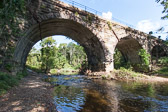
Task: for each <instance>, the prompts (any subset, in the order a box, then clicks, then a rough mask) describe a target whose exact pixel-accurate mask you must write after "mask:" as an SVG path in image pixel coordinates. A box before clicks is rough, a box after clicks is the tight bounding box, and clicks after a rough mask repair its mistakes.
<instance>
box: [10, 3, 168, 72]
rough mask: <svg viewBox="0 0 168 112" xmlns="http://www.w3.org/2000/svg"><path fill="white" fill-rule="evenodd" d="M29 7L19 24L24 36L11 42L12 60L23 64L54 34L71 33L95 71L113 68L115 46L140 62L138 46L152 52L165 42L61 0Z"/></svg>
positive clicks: (71, 36) (126, 56) (33, 4)
mask: <svg viewBox="0 0 168 112" xmlns="http://www.w3.org/2000/svg"><path fill="white" fill-rule="evenodd" d="M39 1H40V2H39ZM28 7H29V9H28V10H29V11H28V12H29V13H28V14H27V15H28V20H23V24H22V25H21V26H20V27H21V28H22V29H23V32H21V33H22V34H24V36H22V37H19V38H16V39H15V40H14V41H13V42H12V46H14V52H12V51H11V54H12V59H13V62H15V63H17V64H18V65H19V66H20V67H24V65H25V63H26V59H27V55H28V53H29V51H30V50H31V48H32V46H33V45H34V44H35V43H37V42H38V41H39V40H41V38H45V37H48V36H52V35H64V36H68V37H70V38H71V39H73V40H75V41H76V42H78V43H79V44H80V45H81V46H83V47H84V48H85V51H86V54H87V56H88V63H89V66H90V69H91V70H92V71H106V72H109V71H112V70H113V68H114V65H113V61H114V60H113V54H114V50H115V48H118V49H119V50H120V51H121V52H122V53H123V55H124V57H125V58H126V59H127V60H129V61H130V62H131V63H133V64H137V63H140V61H141V60H140V57H139V56H138V50H139V49H141V48H144V49H146V50H147V51H148V52H149V53H151V52H152V49H153V47H154V46H156V45H162V44H163V42H162V41H158V39H156V38H150V35H147V34H145V33H143V32H140V31H137V30H135V29H132V28H129V27H127V26H125V25H121V24H119V23H116V22H114V21H110V22H109V21H107V20H104V19H102V18H101V17H99V16H96V15H94V14H91V13H88V12H86V11H83V10H80V9H78V8H75V7H73V6H70V5H68V4H65V3H63V2H60V1H58V0H32V3H30V4H29V6H28ZM40 31H41V36H42V37H40ZM13 44H14V45H13ZM165 48H166V47H165ZM167 51H168V50H167Z"/></svg>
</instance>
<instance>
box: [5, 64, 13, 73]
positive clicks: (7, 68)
mask: <svg viewBox="0 0 168 112" xmlns="http://www.w3.org/2000/svg"><path fill="white" fill-rule="evenodd" d="M5 69H6V70H8V71H9V72H10V71H11V70H12V65H11V64H6V65H5Z"/></svg>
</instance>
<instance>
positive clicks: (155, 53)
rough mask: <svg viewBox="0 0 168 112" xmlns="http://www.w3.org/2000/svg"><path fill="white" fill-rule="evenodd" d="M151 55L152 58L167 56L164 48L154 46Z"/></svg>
mask: <svg viewBox="0 0 168 112" xmlns="http://www.w3.org/2000/svg"><path fill="white" fill-rule="evenodd" d="M151 55H152V57H157V58H161V57H165V56H167V54H166V52H165V51H164V48H163V47H162V46H160V45H156V46H154V47H153V49H152V51H151Z"/></svg>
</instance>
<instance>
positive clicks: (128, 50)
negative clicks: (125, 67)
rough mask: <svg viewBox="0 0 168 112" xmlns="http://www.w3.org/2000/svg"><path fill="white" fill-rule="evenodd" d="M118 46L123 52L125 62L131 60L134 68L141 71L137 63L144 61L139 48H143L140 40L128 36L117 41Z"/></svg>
mask: <svg viewBox="0 0 168 112" xmlns="http://www.w3.org/2000/svg"><path fill="white" fill-rule="evenodd" d="M116 48H117V49H118V50H119V51H120V52H121V54H122V56H123V59H124V62H125V63H128V62H129V63H130V64H131V65H132V66H133V68H134V70H136V71H139V67H138V66H137V64H140V63H141V62H142V61H141V57H140V56H139V55H138V52H139V50H140V49H142V46H141V45H140V44H139V42H138V41H137V40H136V39H134V38H132V37H131V36H127V37H124V38H122V39H121V40H120V41H119V42H118V43H117V45H116Z"/></svg>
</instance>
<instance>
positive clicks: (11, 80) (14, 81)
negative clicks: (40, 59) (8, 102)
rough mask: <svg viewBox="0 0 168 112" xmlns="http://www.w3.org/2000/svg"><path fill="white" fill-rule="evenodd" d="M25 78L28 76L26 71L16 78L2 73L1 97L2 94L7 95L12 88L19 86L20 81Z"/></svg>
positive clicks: (0, 77)
mask: <svg viewBox="0 0 168 112" xmlns="http://www.w3.org/2000/svg"><path fill="white" fill-rule="evenodd" d="M25 76H27V72H26V71H23V72H20V73H17V75H16V76H12V75H10V74H7V73H4V72H0V96H1V95H2V94H5V93H6V92H7V90H9V89H10V88H12V87H14V86H16V85H18V83H19V80H21V79H22V78H23V77H25Z"/></svg>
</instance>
